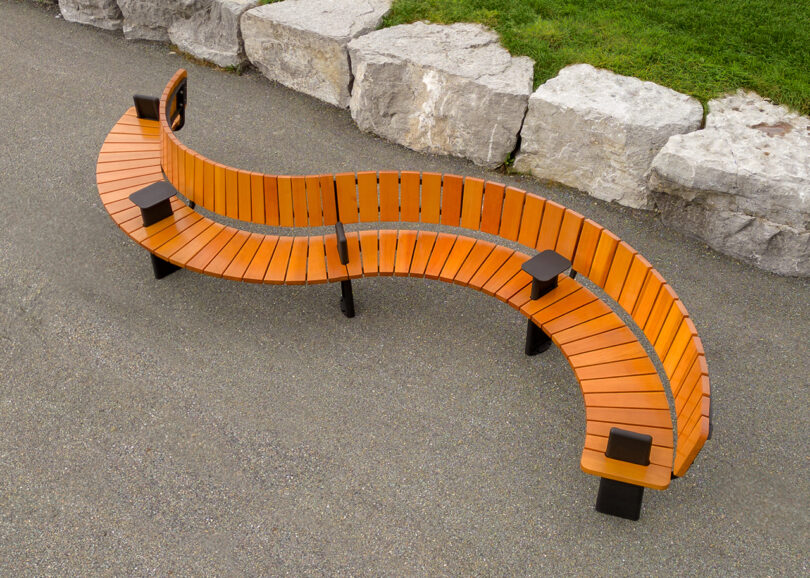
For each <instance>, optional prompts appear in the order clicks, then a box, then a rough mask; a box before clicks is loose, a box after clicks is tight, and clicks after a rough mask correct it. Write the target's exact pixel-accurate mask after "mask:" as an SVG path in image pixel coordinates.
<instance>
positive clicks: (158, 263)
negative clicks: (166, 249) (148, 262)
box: [149, 253, 180, 279]
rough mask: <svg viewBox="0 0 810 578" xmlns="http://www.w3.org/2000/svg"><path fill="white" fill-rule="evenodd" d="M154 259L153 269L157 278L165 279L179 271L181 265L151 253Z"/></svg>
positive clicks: (150, 255)
mask: <svg viewBox="0 0 810 578" xmlns="http://www.w3.org/2000/svg"><path fill="white" fill-rule="evenodd" d="M149 257H151V259H152V270H153V271H154V272H155V279H163V278H164V277H167V276H169V275H171V274H172V273H174V272H175V271H177V270H178V269H179V268H180V267H178V266H177V265H175V264H173V263H169V262H168V261H164V260H163V259H161V258H160V257H156V256H155V255H152V254H151V253H150V254H149Z"/></svg>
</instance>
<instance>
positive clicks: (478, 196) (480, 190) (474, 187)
mask: <svg viewBox="0 0 810 578" xmlns="http://www.w3.org/2000/svg"><path fill="white" fill-rule="evenodd" d="M483 197H484V181H483V180H481V179H476V178H473V177H467V178H466V179H464V193H463V195H462V204H461V226H462V227H463V228H465V229H471V230H473V231H477V230H478V227H479V226H480V224H481V205H482V202H483Z"/></svg>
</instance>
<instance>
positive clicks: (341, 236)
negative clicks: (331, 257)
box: [335, 221, 349, 265]
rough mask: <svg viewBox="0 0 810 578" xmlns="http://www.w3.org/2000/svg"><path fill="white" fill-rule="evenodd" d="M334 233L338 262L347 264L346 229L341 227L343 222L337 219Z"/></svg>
mask: <svg viewBox="0 0 810 578" xmlns="http://www.w3.org/2000/svg"><path fill="white" fill-rule="evenodd" d="M335 234H336V235H337V246H338V257H340V263H341V264H342V265H347V264H348V263H349V243H348V241H347V240H346V231H345V230H344V229H343V223H341V222H340V221H338V222H337V223H335Z"/></svg>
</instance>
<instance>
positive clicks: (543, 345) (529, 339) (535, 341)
mask: <svg viewBox="0 0 810 578" xmlns="http://www.w3.org/2000/svg"><path fill="white" fill-rule="evenodd" d="M549 347H551V338H550V337H549V336H548V335H546V334H545V333H543V330H542V329H540V328H539V327H538V326H537V325H535V324H534V322H533V321H532V320H531V319H529V324H528V325H527V326H526V355H537V354H538V353H543V352H544V351H545V350H546V349H548V348H549Z"/></svg>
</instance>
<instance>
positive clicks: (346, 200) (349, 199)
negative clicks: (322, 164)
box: [335, 173, 358, 224]
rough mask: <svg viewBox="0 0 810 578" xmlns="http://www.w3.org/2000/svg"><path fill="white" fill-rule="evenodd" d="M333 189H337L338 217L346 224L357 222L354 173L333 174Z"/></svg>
mask: <svg viewBox="0 0 810 578" xmlns="http://www.w3.org/2000/svg"><path fill="white" fill-rule="evenodd" d="M335 190H336V191H337V207H338V210H337V213H338V219H340V221H341V222H342V223H346V224H351V223H356V222H358V211H357V186H356V182H355V176H354V173H341V174H339V175H335Z"/></svg>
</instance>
